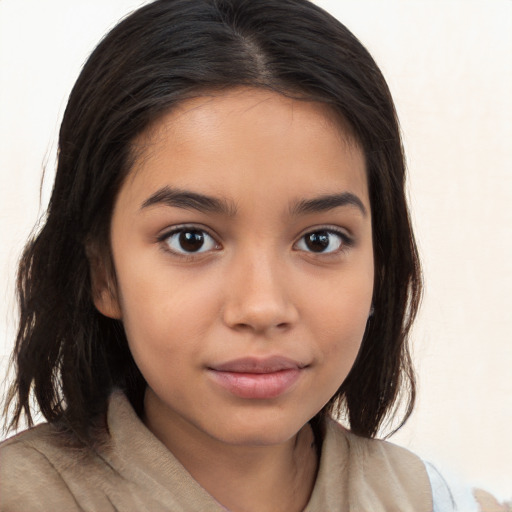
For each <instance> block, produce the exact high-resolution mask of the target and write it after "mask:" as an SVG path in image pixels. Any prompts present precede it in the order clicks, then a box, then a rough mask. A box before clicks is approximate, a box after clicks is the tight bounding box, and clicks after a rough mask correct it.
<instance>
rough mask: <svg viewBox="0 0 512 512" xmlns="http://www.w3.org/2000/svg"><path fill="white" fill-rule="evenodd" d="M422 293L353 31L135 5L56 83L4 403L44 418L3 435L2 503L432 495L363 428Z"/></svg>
mask: <svg viewBox="0 0 512 512" xmlns="http://www.w3.org/2000/svg"><path fill="white" fill-rule="evenodd" d="M420 292H421V280H420V270H419V262H418V257H417V252H416V247H415V243H414V237H413V234H412V231H411V227H410V222H409V216H408V211H407V206H406V201H405V196H404V159H403V154H402V147H401V142H400V136H399V130H398V123H397V119H396V114H395V110H394V107H393V103H392V99H391V97H390V94H389V90H388V88H387V86H386V83H385V81H384V79H383V77H382V75H381V73H380V71H379V69H378V68H377V66H376V64H375V62H374V61H373V59H372V58H371V57H370V55H369V54H368V53H367V52H366V50H365V49H364V48H363V46H362V45H361V44H360V43H359V42H358V41H357V40H356V38H355V37H354V36H353V35H352V34H351V33H350V32H349V31H348V30H347V29H346V28H345V27H344V26H343V25H341V24H340V23H339V22H338V21H336V20H335V19H334V18H332V17H331V16H329V15H328V14H327V13H325V12H324V11H322V10H321V9H319V8H318V7H316V6H314V5H313V4H311V3H309V2H307V1H306V0H251V1H249V0H158V1H156V2H154V3H152V4H149V5H147V6H145V7H143V8H141V9H140V10H138V11H137V12H135V13H134V14H132V15H131V16H129V17H128V18H126V19H125V20H124V21H123V22H121V23H120V24H119V25H118V26H117V27H116V28H114V29H113V30H112V32H111V33H110V34H109V35H108V36H107V37H106V38H105V39H104V40H103V41H102V42H101V43H100V45H99V46H98V48H97V49H96V50H95V51H94V53H93V54H92V55H91V57H90V59H89V60H88V62H87V63H86V65H85V67H84V69H83V71H82V73H81V75H80V77H79V79H78V81H77V83H76V85H75V87H74V89H73V91H72V94H71V96H70V99H69V103H68V106H67V109H66V112H65V115H64V119H63V122H62V127H61V131H60V138H59V162H58V169H57V174H56V180H55V185H54V189H53V193H52V197H51V200H50V204H49V208H48V213H47V217H46V220H45V224H44V226H43V227H42V229H41V230H40V232H39V233H38V234H37V235H36V236H35V237H34V238H33V239H32V240H31V241H30V242H29V243H28V245H27V247H26V249H25V252H24V255H23V258H22V261H21V265H20V269H19V277H18V293H19V300H20V309H21V316H20V326H19V331H18V336H17V343H16V348H15V355H14V360H15V364H16V371H17V374H16V379H15V382H14V384H13V386H12V387H11V390H10V393H9V396H8V405H9V404H10V405H11V406H12V407H14V417H13V419H12V423H11V426H12V427H16V426H17V424H18V421H19V420H20V419H21V417H22V416H23V415H26V417H27V418H28V420H29V423H30V421H31V409H32V404H31V401H32V397H34V398H35V399H36V401H37V405H38V406H39V408H40V410H41V412H42V413H43V415H44V416H45V418H46V419H47V421H48V423H46V424H44V425H40V426H38V427H35V428H32V429H29V430H28V431H26V432H24V433H21V434H19V435H18V436H15V437H13V438H11V439H10V440H8V441H6V442H5V443H3V444H2V445H1V449H0V457H1V459H0V461H1V473H0V510H2V511H12V510H16V511H37V510H41V511H48V510H52V511H74V510H77V511H78V510H87V511H108V510H120V511H144V510H147V511H160V510H162V511H164V510H169V511H180V510H183V511H216V510H218V511H221V510H230V511H237V512H238V511H243V512H250V511H258V512H264V511H271V510H272V511H290V512H294V511H301V510H307V511H311V512H313V511H327V510H328V511H348V510H360V511H372V512H377V511H381V510H382V511H384V510H386V511H396V510H401V511H402V510H403V511H406V510H410V511H430V510H432V509H434V510H449V509H450V508H441V507H445V506H447V505H446V504H447V503H448V507H449V503H450V496H449V490H448V489H447V488H446V487H445V486H444V485H443V482H442V479H441V478H440V477H439V475H438V474H437V473H436V472H435V470H433V469H431V468H429V467H427V466H426V465H425V464H424V463H423V462H422V461H421V460H420V459H419V458H418V457H416V456H415V455H413V454H411V453H409V452H407V451H406V450H404V449H402V448H399V447H397V446H394V445H391V444H389V443H386V442H383V441H378V440H375V439H373V438H374V437H375V436H376V434H377V433H378V431H379V428H380V427H381V426H382V425H383V423H385V422H386V421H387V420H392V419H393V418H394V419H395V420H397V423H396V424H397V425H399V424H400V423H403V422H404V421H405V420H406V419H407V417H408V416H409V414H410V412H411V410H412V407H413V404H414V377H413V371H412V368H411V364H410V358H409V353H408V348H407V344H406V342H407V335H408V332H409V329H410V326H411V323H412V321H413V319H414V317H415V314H416V311H417V308H418V303H419V297H420ZM398 408H400V410H401V411H405V412H404V414H403V417H402V418H399V417H398V415H397V412H396V411H397V409H398ZM338 415H341V416H342V417H344V418H345V419H346V421H347V423H348V424H349V426H350V430H347V429H344V428H343V427H341V426H340V425H339V424H338V423H336V422H335V421H334V420H333V419H332V417H337V416H338Z"/></svg>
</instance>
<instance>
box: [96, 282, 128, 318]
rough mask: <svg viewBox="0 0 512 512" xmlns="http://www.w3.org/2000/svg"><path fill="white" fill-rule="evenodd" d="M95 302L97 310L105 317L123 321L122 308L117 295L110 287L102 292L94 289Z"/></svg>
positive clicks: (104, 288)
mask: <svg viewBox="0 0 512 512" xmlns="http://www.w3.org/2000/svg"><path fill="white" fill-rule="evenodd" d="M93 301H94V305H95V306H96V309H97V310H98V311H99V312H100V313H101V314H102V315H104V316H107V317H109V318H113V319H114V320H121V318H122V315H121V308H120V307H119V301H118V300H117V294H116V293H115V292H114V291H113V290H111V289H110V287H103V288H102V289H101V290H97V291H96V290H95V289H94V288H93Z"/></svg>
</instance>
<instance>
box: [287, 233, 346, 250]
mask: <svg viewBox="0 0 512 512" xmlns="http://www.w3.org/2000/svg"><path fill="white" fill-rule="evenodd" d="M350 243H351V242H350V239H349V238H348V237H347V236H346V235H344V234H343V233H338V232H337V231H332V230H327V229H322V230H318V231H311V232H310V233H306V234H305V235H304V236H302V237H301V239H300V240H299V241H298V242H297V245H296V247H297V249H299V250H301V251H306V252H313V253H323V254H328V253H333V252H336V251H338V250H340V249H342V248H343V246H345V245H350Z"/></svg>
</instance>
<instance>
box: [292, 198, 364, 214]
mask: <svg viewBox="0 0 512 512" xmlns="http://www.w3.org/2000/svg"><path fill="white" fill-rule="evenodd" d="M339 206H352V207H355V208H357V209H358V210H360V212H361V213H362V214H363V216H365V217H366V215H367V211H366V208H365V206H364V204H363V202H362V201H361V199H359V197H357V196H356V195H355V194H352V193H351V192H342V193H340V194H326V195H323V196H320V197H315V198H313V199H303V200H301V201H297V202H296V203H294V204H293V205H292V206H291V208H290V212H291V214H292V215H305V214H308V213H319V212H325V211H328V210H332V209H334V208H338V207H339Z"/></svg>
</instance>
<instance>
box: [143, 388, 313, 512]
mask: <svg viewBox="0 0 512 512" xmlns="http://www.w3.org/2000/svg"><path fill="white" fill-rule="evenodd" d="M151 403H152V399H151V397H148V396H146V403H145V423H146V426H147V427H148V428H149V430H151V431H152V432H153V434H154V435H155V436H156V437H157V438H158V439H159V440H160V441H161V442H162V443H163V444H164V445H165V446H166V447H167V448H168V449H169V450H170V451H171V452H172V453H173V455H174V456H175V457H176V458H177V459H178V460H179V461H180V462H181V464H182V465H183V466H184V467H185V469H186V470H187V471H188V472H189V473H190V474H191V476H192V477H193V478H194V479H195V480H196V481H197V482H198V483H199V484H200V485H201V486H202V487H203V488H204V489H205V490H206V491H207V492H208V493H209V494H210V495H211V496H213V497H214V498H215V499H216V500H217V501H218V502H219V503H221V504H222V505H223V506H224V507H226V508H227V509H228V510H230V511H231V512H256V511H258V512H276V511H282V510H286V511H289V512H294V511H297V512H299V511H301V510H303V509H304V507H305V506H306V505H307V502H308V500H309V497H310V495H311V492H312V490H313V486H314V483H315V478H316V471H317V452H316V448H315V446H314V435H313V431H312V429H311V427H310V425H309V424H306V425H305V426H304V427H303V428H302V429H301V430H300V431H299V432H298V433H297V434H296V435H295V436H293V437H292V438H291V439H289V440H287V441H286V442H284V443H280V444H275V445H265V446H246V445H232V444H227V443H224V442H222V441H218V440H216V439H213V438H212V437H210V436H208V435H206V434H204V433H201V434H202V435H198V432H197V430H196V429H195V427H193V426H191V425H186V424H180V422H177V421H173V422H168V421H167V419H166V418H165V417H163V415H162V414H160V413H158V414H154V412H156V411H152V404H151Z"/></svg>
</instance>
